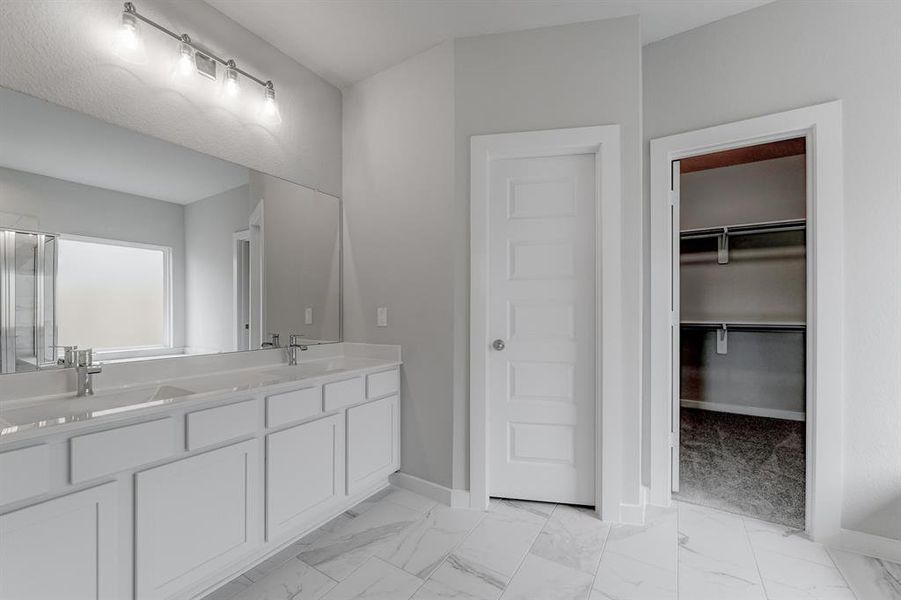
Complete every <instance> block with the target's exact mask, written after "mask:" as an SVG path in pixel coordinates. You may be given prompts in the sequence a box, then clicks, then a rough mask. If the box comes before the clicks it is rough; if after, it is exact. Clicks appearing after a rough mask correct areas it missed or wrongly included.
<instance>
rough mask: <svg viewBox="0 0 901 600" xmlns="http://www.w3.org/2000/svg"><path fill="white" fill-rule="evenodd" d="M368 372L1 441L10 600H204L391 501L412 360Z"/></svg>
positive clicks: (210, 397) (1, 544) (4, 573)
mask: <svg viewBox="0 0 901 600" xmlns="http://www.w3.org/2000/svg"><path fill="white" fill-rule="evenodd" d="M397 359H399V355H398V356H397ZM355 360H357V361H358V362H356V363H354V362H351V363H350V365H351V366H348V367H346V368H345V369H343V370H341V371H340V372H336V373H329V374H327V375H322V374H321V373H322V370H320V369H312V368H311V369H310V371H311V372H313V373H314V374H313V375H310V376H309V377H306V378H305V377H302V376H298V377H297V378H296V379H294V380H291V381H281V382H277V383H272V384H270V383H263V384H259V385H257V386H256V387H254V388H253V389H251V390H234V389H231V388H227V389H223V390H222V392H221V393H217V392H206V393H205V394H204V395H203V396H202V397H201V398H199V399H198V400H197V401H196V402H194V401H191V400H185V401H183V402H181V403H179V402H173V403H171V404H162V405H160V406H158V407H153V410H148V411H146V412H144V413H143V414H142V415H133V416H131V417H129V418H121V419H119V420H109V421H107V420H100V419H97V420H93V421H88V422H82V421H73V423H71V424H70V425H69V426H68V427H67V428H65V429H63V428H59V429H53V428H48V430H47V431H46V432H43V431H36V432H35V433H34V434H33V435H29V436H28V437H27V438H24V439H21V438H20V439H15V438H14V437H11V438H5V439H0V600H7V599H10V600H47V599H51V598H52V599H57V598H60V599H63V598H64V599H66V600H80V599H82V598H84V599H88V598H90V599H91V600H151V599H152V600H185V599H187V598H200V597H203V596H204V595H205V594H207V593H209V592H210V591H212V590H213V589H214V588H216V586H217V585H221V584H222V583H223V582H226V581H229V580H231V579H232V578H234V576H235V574H237V573H241V572H243V571H245V570H246V569H247V568H249V567H252V566H253V565H254V564H257V563H259V562H261V561H263V560H265V559H267V558H268V557H270V556H272V555H274V554H276V553H278V552H280V551H282V550H283V549H284V547H285V546H286V545H288V544H290V543H292V542H294V541H295V540H296V539H297V538H298V537H300V536H302V535H304V534H306V533H307V532H309V531H312V530H313V529H315V528H316V527H319V526H320V525H322V524H324V523H325V522H327V521H329V520H330V519H333V518H334V517H336V516H338V515H339V514H341V513H342V512H344V511H346V510H348V509H349V508H351V507H352V506H353V505H355V504H356V503H358V502H360V501H361V500H363V499H365V498H366V497H367V496H369V495H370V494H373V493H375V492H377V491H378V490H380V489H382V488H383V487H385V486H387V485H388V477H389V475H390V474H391V473H393V472H395V471H397V469H398V467H399V448H400V437H399V436H400V415H399V408H400V404H399V403H400V397H399V389H398V388H399V370H398V364H399V360H385V361H379V360H369V359H363V358H359V359H355ZM373 362H374V363H375V365H373V364H372V363H373ZM386 363H387V364H386ZM356 365H362V366H356ZM269 368H270V369H271V367H269ZM298 373H302V371H298ZM251 375H252V373H251ZM251 375H247V376H248V377H251ZM264 375H265V376H266V377H273V375H271V374H270V373H268V372H264ZM251 380H253V379H252V378H251ZM231 381H232V380H231V379H228V380H227V382H228V383H229V385H230V386H232V387H233V384H231ZM129 393H134V392H131V391H129ZM106 401H108V399H106ZM113 414H114V416H116V417H118V415H117V414H116V413H113ZM4 437H5V436H4Z"/></svg>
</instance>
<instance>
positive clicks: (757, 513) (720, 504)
mask: <svg viewBox="0 0 901 600" xmlns="http://www.w3.org/2000/svg"><path fill="white" fill-rule="evenodd" d="M680 412H681V431H680V435H681V453H680V460H679V470H680V474H679V493H678V494H675V495H674V497H675V498H676V499H678V500H682V501H685V502H691V503H693V504H702V505H704V506H710V507H713V508H718V509H721V510H725V511H729V512H734V513H739V514H743V515H748V516H750V517H755V518H758V519H762V520H764V521H770V522H773V523H781V524H783V525H787V526H789V527H797V528H800V529H803V528H804V491H805V489H804V477H805V460H804V451H805V443H804V434H805V431H804V422H803V421H785V420H782V419H770V418H766V417H749V416H746V415H733V414H729V413H720V412H713V411H709V410H700V409H694V408H683V409H682V410H681V411H680Z"/></svg>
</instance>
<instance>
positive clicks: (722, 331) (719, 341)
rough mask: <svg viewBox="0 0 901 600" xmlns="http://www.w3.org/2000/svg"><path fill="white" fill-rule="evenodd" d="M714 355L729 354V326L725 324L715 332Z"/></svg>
mask: <svg viewBox="0 0 901 600" xmlns="http://www.w3.org/2000/svg"><path fill="white" fill-rule="evenodd" d="M716 353H717V354H728V353H729V326H728V325H726V324H725V323H723V324H722V325H720V328H719V329H717V330H716Z"/></svg>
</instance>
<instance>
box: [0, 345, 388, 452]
mask: <svg viewBox="0 0 901 600" xmlns="http://www.w3.org/2000/svg"><path fill="white" fill-rule="evenodd" d="M400 364H401V362H400V360H399V359H389V358H373V357H361V356H331V357H325V358H320V359H315V360H308V361H303V362H301V363H299V364H298V365H296V366H287V365H285V364H280V365H279V364H274V365H267V366H260V367H253V368H247V369H238V370H229V371H222V372H218V373H208V374H204V375H196V376H187V377H181V378H174V379H171V378H170V379H166V380H160V381H157V382H153V383H147V382H144V383H141V384H136V385H131V386H122V387H118V388H113V389H106V390H102V391H99V392H97V393H96V394H95V395H93V396H86V397H82V398H78V397H76V396H75V393H74V392H69V393H66V394H55V395H50V396H42V397H32V398H21V399H14V400H4V401H2V402H0V441H2V442H6V441H13V439H20V438H21V437H22V436H23V435H27V436H28V437H31V436H32V435H34V434H36V433H38V430H45V429H47V428H51V427H52V428H54V429H53V431H57V428H58V427H60V426H64V425H70V424H76V423H84V422H91V423H94V422H98V421H101V420H106V419H108V420H110V421H114V420H116V418H117V417H118V418H122V417H124V416H131V415H135V414H143V413H149V412H155V411H156V410H163V409H165V408H168V407H172V406H175V405H180V404H186V403H189V402H200V401H202V400H206V399H215V398H217V397H225V396H230V395H231V394H235V393H240V392H257V391H261V390H262V389H263V388H271V389H267V390H266V391H272V392H278V391H285V390H287V389H292V388H294V387H296V384H297V383H300V382H305V383H317V384H318V383H326V382H328V381H335V380H340V379H342V378H345V377H347V376H348V375H364V374H366V373H371V372H375V371H380V370H385V369H389V368H391V367H396V366H399V365H400Z"/></svg>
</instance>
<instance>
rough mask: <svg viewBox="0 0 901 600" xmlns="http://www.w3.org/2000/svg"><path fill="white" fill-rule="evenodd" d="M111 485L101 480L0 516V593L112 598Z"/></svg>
mask: <svg viewBox="0 0 901 600" xmlns="http://www.w3.org/2000/svg"><path fill="white" fill-rule="evenodd" d="M116 486H117V484H116V483H107V484H104V485H100V486H97V487H93V488H89V489H86V490H82V491H80V492H74V493H71V494H68V495H66V496H61V497H59V498H54V499H53V500H47V501H45V502H41V503H39V504H34V505H32V506H29V507H26V508H22V509H19V510H16V511H14V512H10V513H6V514H4V515H2V516H0V598H3V599H7V598H9V599H15V600H47V599H48V598H65V599H66V600H88V599H90V600H115V599H117V598H118V585H119V567H120V565H119V560H118V559H119V554H120V549H119V518H118V510H117V507H118V502H119V499H118V496H117V493H116Z"/></svg>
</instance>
